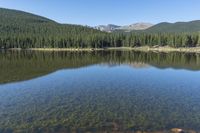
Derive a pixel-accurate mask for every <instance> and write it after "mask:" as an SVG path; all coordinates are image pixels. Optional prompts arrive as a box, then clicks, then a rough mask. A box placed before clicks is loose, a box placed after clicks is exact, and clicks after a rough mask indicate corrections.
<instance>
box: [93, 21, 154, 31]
mask: <svg viewBox="0 0 200 133" xmlns="http://www.w3.org/2000/svg"><path fill="white" fill-rule="evenodd" d="M152 26H153V24H151V23H144V22H141V23H134V24H131V25H125V26H119V25H114V24H108V25H99V26H95V27H94V28H95V29H97V30H100V31H105V32H113V31H117V30H122V31H125V32H130V31H132V30H145V29H148V28H150V27H152Z"/></svg>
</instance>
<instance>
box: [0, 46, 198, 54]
mask: <svg viewBox="0 0 200 133" xmlns="http://www.w3.org/2000/svg"><path fill="white" fill-rule="evenodd" d="M3 50H13V51H17V50H18V51H20V50H30V51H72V52H73V51H106V50H130V51H131V50H132V51H142V52H166V53H169V52H183V53H200V47H180V48H173V47H169V46H164V47H159V46H158V47H156V46H154V47H149V46H142V47H108V48H29V49H21V48H11V49H3Z"/></svg>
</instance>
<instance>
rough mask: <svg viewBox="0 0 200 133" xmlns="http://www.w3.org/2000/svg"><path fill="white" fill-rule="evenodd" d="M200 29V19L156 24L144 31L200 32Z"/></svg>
mask: <svg viewBox="0 0 200 133" xmlns="http://www.w3.org/2000/svg"><path fill="white" fill-rule="evenodd" d="M199 31H200V20H195V21H190V22H176V23H167V22H163V23H159V24H157V25H154V26H152V27H150V28H148V29H146V30H144V32H150V33H152V32H154V33H158V32H160V33H161V32H168V33H172V32H173V33H180V32H199Z"/></svg>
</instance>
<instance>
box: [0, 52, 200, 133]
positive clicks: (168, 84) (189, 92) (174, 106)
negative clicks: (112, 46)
mask: <svg viewBox="0 0 200 133" xmlns="http://www.w3.org/2000/svg"><path fill="white" fill-rule="evenodd" d="M0 61H1V62H0V68H1V70H0V83H1V84H0V132H13V131H15V132H27V131H28V132H44V131H46V132H62V131H69V132H70V131H72V130H76V131H79V132H83V131H93V132H94V131H103V130H109V131H111V130H113V131H126V130H129V131H136V130H140V131H141V130H143V131H160V130H170V129H171V128H176V127H178V128H183V129H193V130H199V129H200V102H199V101H200V82H199V79H200V55H199V54H184V53H168V54H166V53H143V52H131V51H100V52H31V51H21V52H19V51H18V52H13V51H12V52H11V51H3V52H1V53H0Z"/></svg>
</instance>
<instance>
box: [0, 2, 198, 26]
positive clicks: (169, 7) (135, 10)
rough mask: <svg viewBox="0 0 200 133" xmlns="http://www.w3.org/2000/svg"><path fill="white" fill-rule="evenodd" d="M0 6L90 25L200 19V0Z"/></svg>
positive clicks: (24, 3)
mask: <svg viewBox="0 0 200 133" xmlns="http://www.w3.org/2000/svg"><path fill="white" fill-rule="evenodd" d="M0 7H3V8H11V9H18V10H23V11H27V12H31V13H35V14H38V15H41V16H45V17H48V18H51V19H53V20H55V21H57V22H60V23H72V24H82V25H90V26H94V25H99V24H117V25H127V24H132V23H136V22H150V23H154V24H155V23H159V22H164V21H167V22H176V21H190V20H197V19H198V20H200V0H0Z"/></svg>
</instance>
